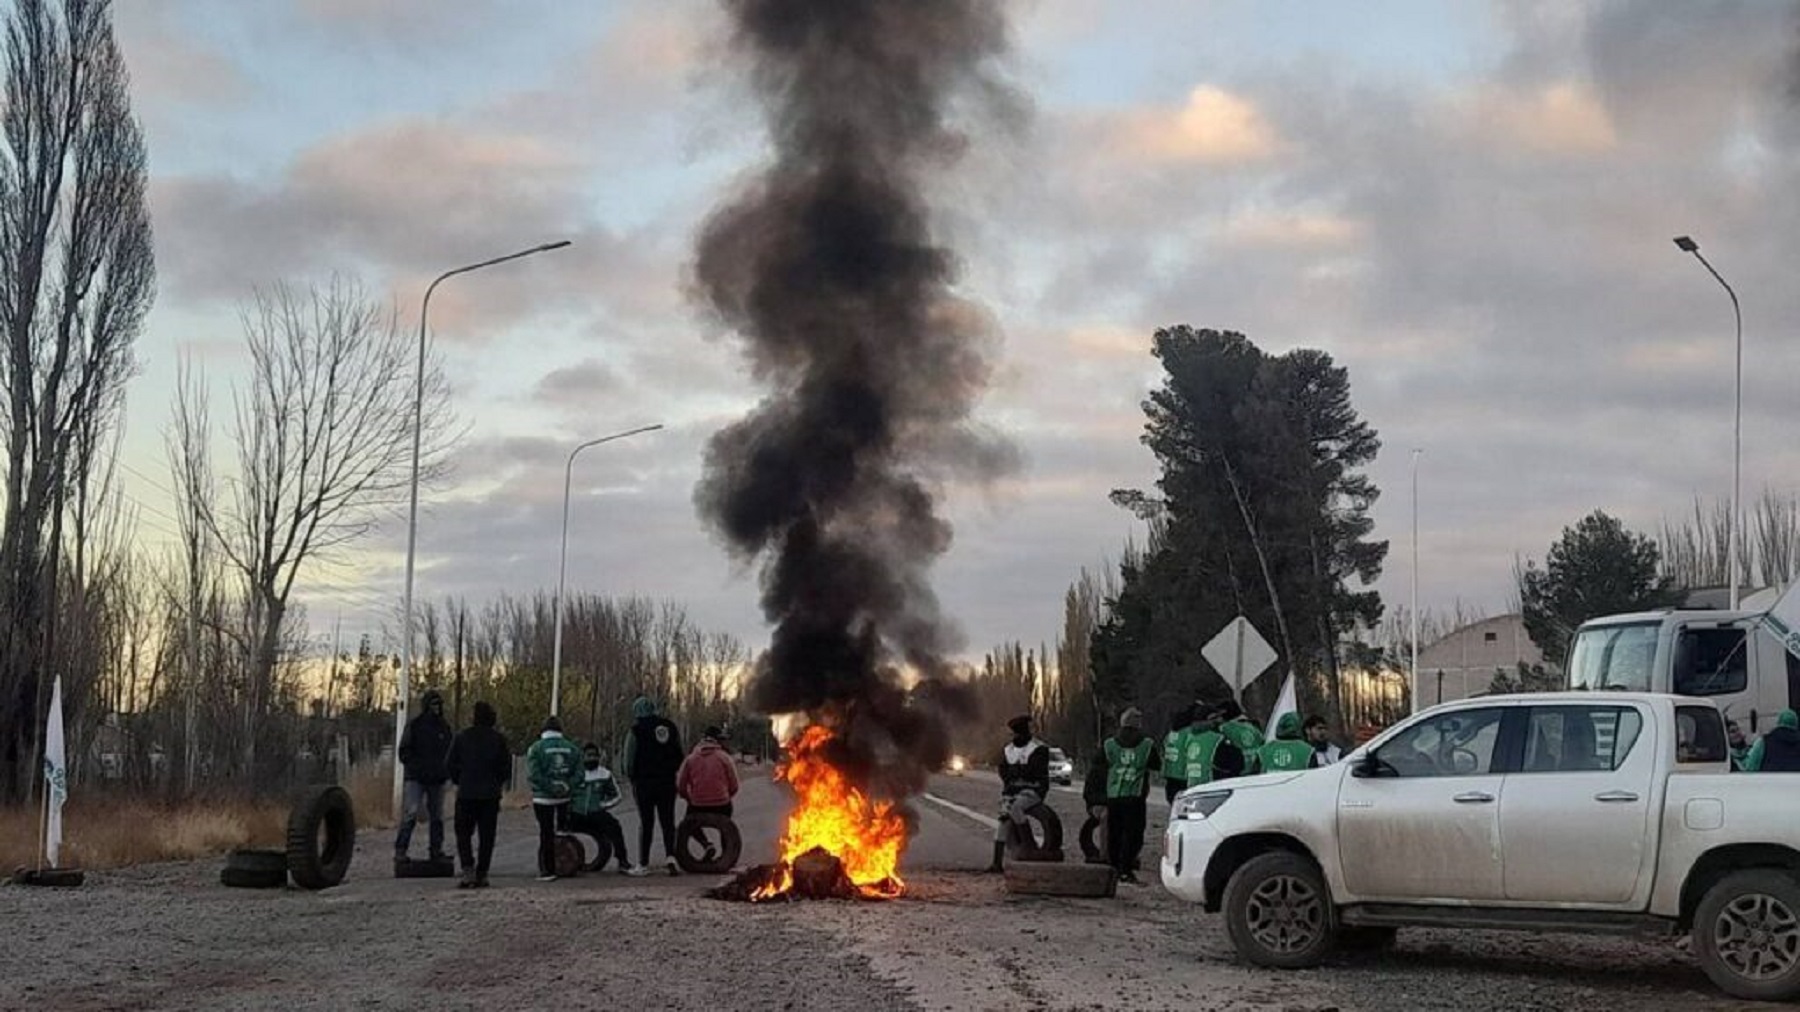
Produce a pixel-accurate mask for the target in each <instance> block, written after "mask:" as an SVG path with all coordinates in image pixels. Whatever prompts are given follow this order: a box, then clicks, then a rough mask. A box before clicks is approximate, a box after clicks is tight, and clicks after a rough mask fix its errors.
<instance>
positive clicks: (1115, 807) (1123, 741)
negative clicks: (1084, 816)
mask: <svg viewBox="0 0 1800 1012" xmlns="http://www.w3.org/2000/svg"><path fill="white" fill-rule="evenodd" d="M1160 768H1162V751H1161V750H1160V749H1158V748H1157V747H1156V742H1154V741H1152V740H1150V738H1149V737H1148V736H1146V735H1145V734H1144V715H1143V713H1142V712H1141V711H1140V710H1138V708H1137V707H1135V706H1134V707H1131V708H1129V709H1127V710H1126V711H1125V712H1124V713H1122V714H1120V715H1119V731H1118V733H1117V734H1115V735H1113V736H1112V737H1111V738H1108V739H1106V741H1105V742H1104V743H1102V744H1101V746H1100V752H1099V754H1098V755H1096V756H1094V761H1093V762H1092V763H1089V764H1088V775H1087V783H1086V785H1085V786H1084V787H1083V789H1082V796H1083V800H1085V801H1086V802H1087V804H1088V810H1089V813H1090V814H1092V815H1093V816H1094V817H1096V818H1099V817H1100V816H1105V818H1106V856H1107V859H1108V860H1109V861H1110V862H1111V864H1112V866H1113V871H1114V872H1116V873H1117V874H1118V876H1119V881H1121V882H1131V883H1136V882H1137V880H1138V879H1137V868H1138V855H1139V853H1140V852H1142V851H1143V849H1144V824H1145V823H1146V822H1147V821H1148V816H1149V809H1148V806H1147V804H1146V802H1145V798H1146V797H1148V795H1149V794H1150V773H1151V772H1152V771H1153V770H1157V769H1160Z"/></svg>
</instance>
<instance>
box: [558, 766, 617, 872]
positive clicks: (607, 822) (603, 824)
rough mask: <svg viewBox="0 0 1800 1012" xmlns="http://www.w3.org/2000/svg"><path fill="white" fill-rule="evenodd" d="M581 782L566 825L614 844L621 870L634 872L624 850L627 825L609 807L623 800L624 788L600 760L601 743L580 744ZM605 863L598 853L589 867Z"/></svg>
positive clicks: (615, 854)
mask: <svg viewBox="0 0 1800 1012" xmlns="http://www.w3.org/2000/svg"><path fill="white" fill-rule="evenodd" d="M581 767H582V771H581V782H580V783H578V784H576V785H575V796H574V797H573V798H571V799H569V821H568V823H567V825H566V826H565V828H566V829H567V830H568V831H569V832H571V833H586V834H587V835H588V836H591V837H593V838H594V839H595V840H596V841H602V842H604V843H606V844H608V845H610V846H611V848H612V852H613V855H614V856H615V857H617V858H618V862H619V871H620V872H621V873H622V874H625V875H629V874H631V856H630V855H629V854H627V853H626V852H625V827H624V826H621V825H620V824H619V820H618V819H617V818H614V817H613V814H612V812H610V811H608V809H610V808H612V807H614V806H615V805H617V804H618V803H619V802H620V801H622V800H624V797H625V795H624V792H622V791H620V790H619V782H618V780H616V779H614V778H613V775H612V771H611V770H609V769H607V768H606V767H605V766H604V765H602V764H601V756H600V746H598V745H596V744H594V743H593V742H588V743H587V744H586V745H583V746H581ZM605 867H606V862H604V861H601V860H600V859H599V856H598V855H596V856H595V859H594V860H593V861H592V862H591V863H589V864H588V867H587V870H588V871H600V870H602V869H604V868H605Z"/></svg>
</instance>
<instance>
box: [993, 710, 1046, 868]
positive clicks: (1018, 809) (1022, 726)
mask: <svg viewBox="0 0 1800 1012" xmlns="http://www.w3.org/2000/svg"><path fill="white" fill-rule="evenodd" d="M1006 728H1007V730H1009V731H1011V732H1012V740H1011V741H1008V742H1007V743H1006V744H1005V745H1004V746H1003V747H1002V748H1001V749H1000V761H999V762H998V763H997V764H996V766H997V767H998V768H999V770H1000V819H999V822H998V823H997V824H996V825H995V826H994V863H992V864H990V865H988V869H987V870H988V871H990V872H994V873H998V872H1001V871H1004V870H1005V868H1004V866H1003V865H1002V864H1001V861H1002V859H1004V858H1005V857H1006V841H1007V839H1008V838H1009V837H1011V836H1012V834H1013V833H1014V832H1017V831H1024V832H1029V831H1030V830H1029V829H1028V828H1027V827H1026V821H1025V813H1026V812H1028V811H1030V810H1031V809H1032V807H1033V806H1035V805H1039V804H1042V803H1043V800H1044V799H1045V798H1047V797H1049V796H1050V749H1049V747H1048V746H1046V745H1045V744H1044V743H1043V742H1041V741H1038V740H1037V739H1036V738H1035V737H1033V736H1032V733H1031V718H1030V717H1029V716H1023V715H1021V716H1018V717H1014V718H1013V719H1011V720H1009V721H1007V722H1006Z"/></svg>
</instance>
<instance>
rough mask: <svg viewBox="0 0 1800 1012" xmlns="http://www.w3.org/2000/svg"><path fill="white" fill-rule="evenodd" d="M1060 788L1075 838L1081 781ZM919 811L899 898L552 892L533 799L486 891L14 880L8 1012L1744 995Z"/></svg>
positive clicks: (1642, 1002)
mask: <svg viewBox="0 0 1800 1012" xmlns="http://www.w3.org/2000/svg"><path fill="white" fill-rule="evenodd" d="M994 792H995V791H994V785H993V784H992V783H991V782H989V781H987V780H985V779H984V778H982V777H980V776H971V777H968V778H939V780H938V781H937V782H936V783H934V784H933V786H932V794H933V795H935V796H937V797H939V798H942V799H943V800H945V801H949V802H952V803H954V804H958V805H962V806H965V807H967V808H969V809H972V810H974V811H976V812H980V813H986V812H988V811H989V809H990V808H991V806H992V803H993V794H994ZM1053 802H1054V804H1055V805H1056V807H1058V808H1059V809H1060V810H1062V812H1063V814H1064V817H1065V820H1066V821H1070V822H1071V825H1070V826H1069V827H1068V828H1069V829H1070V831H1071V832H1072V830H1073V828H1074V823H1073V820H1075V819H1076V818H1077V817H1078V815H1079V811H1080V801H1079V798H1077V797H1075V796H1074V795H1073V794H1068V793H1063V792H1058V794H1057V796H1056V797H1055V798H1054V799H1053ZM739 809H740V814H739V822H740V824H741V825H742V826H743V827H744V830H745V836H746V859H747V860H749V861H757V860H765V859H767V857H769V856H770V855H771V854H772V850H773V841H774V839H775V837H776V833H777V827H778V825H779V820H780V817H781V810H782V800H781V796H780V794H779V792H778V790H777V789H776V788H775V787H774V786H773V785H771V784H769V783H768V782H767V780H766V779H763V778H761V777H758V776H751V777H750V778H749V780H748V782H747V784H746V788H745V793H744V795H743V796H742V797H741V800H740V804H739ZM920 809H921V810H920V813H919V836H918V838H917V839H916V840H915V842H914V845H913V847H912V848H911V850H910V851H909V854H908V860H907V863H906V865H905V870H906V875H907V878H908V881H909V883H910V885H911V887H912V888H911V895H910V896H909V897H908V898H907V899H905V900H902V901H899V902H894V903H851V904H843V903H838V904H828V903H810V904H794V905H779V906H756V907H751V906H747V905H740V904H728V903H721V902H717V901H713V900H707V899H704V898H703V897H701V896H700V895H699V893H700V889H701V887H703V886H705V885H709V884H711V881H710V880H708V881H701V880H698V879H695V878H691V877H680V878H671V877H668V876H664V875H660V874H659V875H655V876H652V877H649V878H643V879H631V878H625V877H621V876H618V875H614V874H611V873H608V874H604V875H597V876H596V875H589V876H583V877H581V878H579V879H575V880H572V881H561V882H552V883H538V882H535V881H533V880H532V870H533V869H532V864H533V857H532V855H533V853H534V844H535V839H534V837H533V835H532V834H533V832H534V831H533V829H532V826H531V820H530V816H529V814H528V813H525V812H508V813H506V815H505V817H504V819H503V822H502V830H501V833H502V847H501V850H500V853H499V855H498V857H497V859H496V865H495V872H496V874H495V876H494V888H492V889H489V890H485V891H477V892H466V891H459V890H456V889H454V888H452V887H451V883H449V882H445V881H442V880H436V881H432V880H395V879H393V878H391V877H389V876H388V868H387V864H386V857H387V854H388V847H389V843H388V836H387V834H386V833H382V834H379V835H377V834H365V835H364V837H363V838H362V839H361V840H360V841H359V845H358V853H357V858H356V861H355V863H354V864H353V865H352V868H351V873H350V878H349V880H348V881H346V883H345V884H344V885H343V886H340V887H339V888H337V889H332V890H328V891H326V892H322V893H317V894H313V893H304V892H299V891H272V892H261V891H243V890H232V889H226V888H223V887H222V886H220V885H219V884H218V881H217V875H218V867H219V863H218V862H216V861H205V862H192V863H183V864H169V865H158V866H153V867H146V868H139V869H134V870H129V871H122V872H115V873H104V874H97V875H95V876H92V878H91V880H90V883H89V884H88V885H87V886H86V887H84V888H82V889H79V890H69V891H62V890H32V889H23V888H5V889H0V924H5V925H6V926H7V937H6V944H5V945H4V946H0V1009H21V1010H23V1009H33V1010H38V1009H57V1010H63V1009H69V1010H86V1009H127V1008H129V1009H137V1008H156V1009H277V1008H279V1009H314V1008H317V1009H326V1008H330V1009H402V1008H404V1009H422V1008H430V1009H476V1008H480V1009H506V1008H541V1007H556V1008H559V1009H586V1008H593V1009H609V1010H616V1009H701V1008H710V1009H868V1010H873V1012H882V1010H889V1009H1020V1008H1046V1009H1051V1008H1053V1009H1103V1008H1104V1009H1112V1008H1118V1009H1189V1010H1192V1009H1257V1010H1295V1012H1299V1010H1311V1012H1323V1010H1326V1009H1341V1010H1346V1012H1348V1010H1361V1009H1367V1010H1386V1009H1446V1010H1449V1009H1454V1010H1458V1012H1471V1010H1483V1009H1507V1010H1561V1009H1569V1010H1576V1009H1594V1008H1602V1007H1628V1008H1632V1009H1634V1010H1645V1012H1657V1010H1664V1009H1667V1010H1674V1009H1684V1010H1689V1009H1729V1008H1740V1007H1749V1006H1744V1005H1741V1004H1735V1003H1732V1002H1729V1001H1725V1000H1723V999H1721V998H1720V997H1719V996H1718V995H1717V994H1716V993H1715V992H1713V991H1712V990H1711V988H1710V986H1709V985H1708V983H1707V981H1706V979H1705V977H1704V976H1702V975H1701V974H1700V972H1699V970H1698V969H1697V968H1696V967H1695V966H1694V965H1693V964H1692V962H1691V961H1690V960H1689V959H1687V957H1686V956H1685V955H1684V954H1683V953H1681V952H1680V951H1679V950H1678V949H1677V948H1676V947H1675V946H1674V945H1673V944H1672V943H1669V942H1636V941H1623V940H1615V939H1589V938H1567V937H1550V936H1526V935H1512V934H1484V933H1455V932H1428V931H1417V932H1406V933H1403V934H1402V936H1401V942H1400V946H1399V948H1398V949H1397V950H1396V951H1394V952H1391V953H1387V954H1383V955H1381V956H1371V957H1359V958H1354V959H1343V960H1340V961H1337V962H1335V963H1333V964H1331V965H1329V966H1326V967H1323V968H1321V969H1318V970H1314V971H1308V972H1302V973H1268V972H1263V971H1256V970H1252V969H1250V968H1248V967H1245V966H1242V965H1240V964H1238V963H1237V962H1236V960H1235V959H1234V958H1233V957H1232V955H1231V953H1230V949H1229V946H1228V945H1227V943H1226V941H1225V939H1224V936H1223V933H1222V931H1221V929H1220V925H1219V923H1218V920H1217V918H1213V917H1208V916H1204V915H1202V914H1200V913H1199V912H1198V911H1197V910H1195V909H1194V908H1192V907H1189V906H1187V905H1186V904H1183V903H1180V902H1179V901H1176V900H1175V899H1174V898H1172V897H1170V896H1169V895H1168V894H1166V893H1165V892H1163V890H1162V889H1160V888H1159V887H1156V886H1153V885H1152V886H1145V887H1140V888H1129V887H1128V888H1126V889H1125V891H1124V892H1123V893H1122V894H1121V896H1120V897H1119V898H1117V899H1115V900H1104V901H1103V900H1058V899H1047V898H1024V897H1014V896H1009V895H1007V894H1005V893H1004V892H1003V891H1002V889H1001V885H1000V883H999V882H998V881H997V880H996V879H995V878H993V877H990V876H984V875H980V874H975V873H972V872H970V871H968V870H967V869H970V868H974V867H977V866H979V864H981V863H983V862H984V861H985V859H986V856H987V840H988V838H989V831H988V830H987V829H986V828H985V827H983V826H981V825H979V824H978V823H977V822H976V821H975V820H973V819H970V818H968V817H966V816H964V815H961V814H958V813H956V812H955V811H952V810H950V809H949V808H947V807H945V806H942V805H939V804H936V803H933V802H930V801H923V802H921V803H920ZM1154 814H1155V810H1154V809H1153V819H1154ZM625 821H626V825H627V830H628V833H630V832H635V828H636V818H635V815H631V814H627V815H626V819H625ZM1156 821H1159V820H1156ZM423 835H424V834H423V833H422V832H421V833H420V834H418V836H416V837H415V840H419V839H421V838H422V837H423ZM415 845H416V844H415ZM1155 848H1156V845H1155V843H1154V842H1153V843H1152V845H1151V846H1150V847H1149V848H1147V850H1149V851H1152V852H1153V851H1154V850H1155ZM1152 856H1153V854H1146V857H1147V858H1148V857H1152Z"/></svg>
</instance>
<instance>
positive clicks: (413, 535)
mask: <svg viewBox="0 0 1800 1012" xmlns="http://www.w3.org/2000/svg"><path fill="white" fill-rule="evenodd" d="M567 245H569V241H568V240H567V239H564V240H562V241H560V242H547V243H542V244H540V245H537V246H533V247H531V248H530V249H526V250H520V251H519V252H517V253H508V254H507V255H505V256H503V257H495V258H494V259H492V260H483V261H481V262H480V263H476V264H469V265H468V266H466V267H458V268H456V269H455V270H449V271H445V272H444V273H442V274H439V275H438V276H437V278H436V279H435V280H433V281H432V282H431V284H430V285H427V286H426V288H425V301H424V302H423V304H421V305H420V307H419V369H418V374H417V377H416V379H415V380H414V386H413V438H412V479H411V481H410V482H409V486H408V490H407V505H406V594H405V600H404V603H403V604H402V605H401V610H402V611H403V612H404V615H403V617H402V618H401V628H402V630H403V632H402V633H401V636H400V639H401V644H400V692H399V698H397V699H396V700H395V701H394V817H395V818H399V817H400V816H401V814H402V812H401V801H402V799H403V798H404V793H403V792H404V790H405V784H406V779H405V774H404V773H403V772H402V770H401V769H400V739H401V737H402V736H404V735H405V734H406V709H407V705H408V703H409V702H410V700H411V689H412V649H413V555H414V551H415V549H416V548H417V547H418V542H419V443H420V440H421V439H422V438H423V435H424V432H423V430H424V412H425V336H426V322H427V321H428V320H429V319H430V316H431V293H432V292H435V291H437V286H438V285H440V284H443V283H444V282H445V281H447V280H449V279H450V278H453V277H456V276H457V275H458V274H467V273H469V272H470V271H478V270H481V269H482V268H483V267H492V266H494V265H495V264H503V263H506V262H507V261H508V260H518V259H520V258H522V257H528V256H531V255H533V254H536V253H548V252H550V251H551V250H555V249H562V248H563V247H564V246H567Z"/></svg>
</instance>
